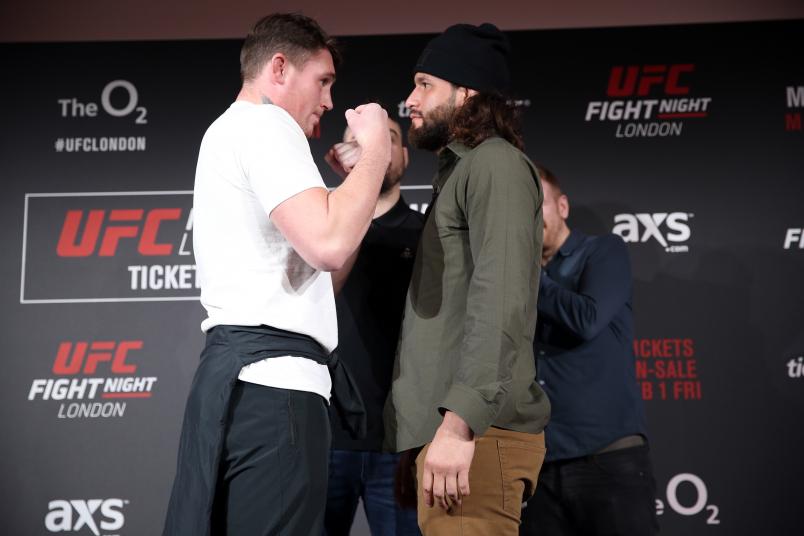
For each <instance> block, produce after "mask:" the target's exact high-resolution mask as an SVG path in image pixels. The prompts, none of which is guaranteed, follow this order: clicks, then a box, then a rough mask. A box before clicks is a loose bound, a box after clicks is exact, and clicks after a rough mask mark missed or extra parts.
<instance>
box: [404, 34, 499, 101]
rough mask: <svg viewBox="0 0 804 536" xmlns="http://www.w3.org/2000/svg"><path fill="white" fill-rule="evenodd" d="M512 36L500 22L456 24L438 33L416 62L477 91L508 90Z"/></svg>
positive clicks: (422, 69)
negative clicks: (509, 36) (510, 41)
mask: <svg viewBox="0 0 804 536" xmlns="http://www.w3.org/2000/svg"><path fill="white" fill-rule="evenodd" d="M510 50H511V49H510V46H509V44H508V38H506V37H505V34H504V33H502V32H501V31H500V30H499V29H498V28H497V27H496V26H494V25H493V24H489V23H488V22H484V23H483V24H481V25H480V26H472V25H471V24H456V25H454V26H450V27H449V28H447V29H446V30H444V33H442V34H441V35H438V36H436V37H434V38H433V39H432V40H431V41H430V42H429V43H427V46H426V47H425V49H424V52H422V54H421V56H419V61H417V62H416V67H415V68H414V69H413V72H414V73H427V74H431V75H433V76H437V77H438V78H443V79H444V80H447V81H448V82H452V83H453V84H455V85H458V86H463V87H467V88H470V89H475V90H477V91H492V92H494V91H496V92H501V93H504V92H505V91H507V90H508V84H509V82H510V75H509V74H508V54H509V53H510Z"/></svg>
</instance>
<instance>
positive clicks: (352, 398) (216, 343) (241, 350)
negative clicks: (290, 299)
mask: <svg viewBox="0 0 804 536" xmlns="http://www.w3.org/2000/svg"><path fill="white" fill-rule="evenodd" d="M280 356H298V357H303V358H306V359H311V360H313V361H315V362H316V363H320V364H322V365H327V367H328V368H329V372H330V376H331V377H332V403H333V406H335V408H336V409H337V411H339V412H340V414H341V418H342V419H343V421H344V423H345V424H346V426H347V427H348V429H349V431H350V433H352V434H353V435H355V437H356V438H358V439H359V438H362V437H364V436H365V434H366V426H367V425H366V410H365V406H364V405H363V399H362V398H361V396H360V392H359V391H358V389H357V384H356V383H355V382H354V380H353V379H352V376H351V375H350V374H349V371H348V370H347V368H346V364H345V363H343V362H342V361H341V360H340V359H338V356H337V354H335V352H333V353H331V354H327V352H326V351H325V350H324V348H323V347H322V346H321V345H320V344H319V343H318V342H316V341H315V340H314V339H313V338H312V337H309V336H307V335H302V334H299V333H293V332H290V331H285V330H281V329H277V328H273V327H270V326H215V327H214V328H212V329H211V330H209V332H208V333H207V341H206V346H205V347H204V351H203V352H202V354H201V362H200V363H199V365H198V369H197V370H196V373H195V376H194V378H193V384H192V387H191V388H190V394H189V396H188V398H187V406H186V408H185V412H184V423H183V425H182V433H181V439H180V440H179V453H178V461H177V466H176V478H175V480H174V482H173V491H172V493H171V496H170V504H169V505H168V512H167V518H166V520H165V528H164V531H163V535H164V536H209V535H210V534H211V525H210V522H211V516H212V508H213V502H214V498H215V487H216V482H217V481H218V478H219V475H218V467H219V464H220V456H221V449H222V445H223V440H224V434H225V423H226V418H227V415H228V413H229V404H230V401H231V395H232V390H233V388H234V386H235V384H236V383H237V381H238V380H237V378H238V376H239V374H240V370H241V369H242V368H243V367H244V366H246V365H250V364H252V363H256V362H257V361H262V360H263V359H268V358H273V357H280Z"/></svg>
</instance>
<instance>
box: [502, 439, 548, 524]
mask: <svg viewBox="0 0 804 536" xmlns="http://www.w3.org/2000/svg"><path fill="white" fill-rule="evenodd" d="M535 437H537V436H535ZM497 450H498V452H499V456H500V471H501V473H502V479H503V509H504V510H505V511H506V512H508V513H509V514H512V515H515V516H517V517H519V516H520V514H521V511H522V502H523V501H525V500H527V499H528V498H530V497H531V496H532V495H533V493H534V492H535V491H536V482H537V480H538V478H539V470H540V469H541V467H542V463H543V462H544V455H545V453H546V450H545V448H544V446H542V444H541V443H540V442H537V441H534V442H531V441H519V440H514V439H498V440H497Z"/></svg>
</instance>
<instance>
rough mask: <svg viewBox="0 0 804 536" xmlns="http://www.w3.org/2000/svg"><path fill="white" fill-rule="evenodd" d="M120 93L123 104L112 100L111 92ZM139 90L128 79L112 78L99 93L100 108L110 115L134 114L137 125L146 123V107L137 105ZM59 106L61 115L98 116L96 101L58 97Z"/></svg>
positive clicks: (124, 115) (72, 116) (76, 116)
mask: <svg viewBox="0 0 804 536" xmlns="http://www.w3.org/2000/svg"><path fill="white" fill-rule="evenodd" d="M113 93H120V95H122V96H123V102H124V103H125V105H123V106H120V104H123V103H122V102H121V103H117V104H115V103H113V102H112V94H113ZM139 99H140V96H139V92H138V91H137V88H136V86H135V85H134V84H132V83H131V82H129V81H128V80H112V81H111V82H109V83H108V84H106V85H105V86H104V87H103V90H102V91H101V95H100V104H101V105H100V110H103V111H104V112H106V113H107V114H108V115H110V116H112V117H127V116H129V115H132V114H133V115H134V116H135V117H134V123H135V124H137V125H146V124H148V119H147V116H148V109H147V108H146V107H145V106H138V104H139ZM58 102H59V108H60V112H61V116H62V117H68V118H80V117H97V116H98V111H99V108H98V103H96V102H81V101H80V100H78V99H77V98H76V97H72V98H66V99H58Z"/></svg>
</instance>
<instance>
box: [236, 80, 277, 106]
mask: <svg viewBox="0 0 804 536" xmlns="http://www.w3.org/2000/svg"><path fill="white" fill-rule="evenodd" d="M236 100H242V101H248V102H251V103H253V104H273V103H274V102H273V101H272V100H271V98H270V97H268V96H267V95H265V94H264V93H263V92H262V91H260V90H259V88H257V87H256V86H255V85H254V84H245V85H243V87H241V88H240V93H238V94H237V99H236Z"/></svg>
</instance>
